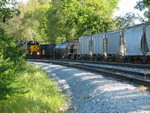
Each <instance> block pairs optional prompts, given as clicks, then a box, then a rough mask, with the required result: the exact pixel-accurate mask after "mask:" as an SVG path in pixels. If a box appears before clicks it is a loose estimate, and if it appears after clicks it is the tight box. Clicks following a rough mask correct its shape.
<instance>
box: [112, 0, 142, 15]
mask: <svg viewBox="0 0 150 113" xmlns="http://www.w3.org/2000/svg"><path fill="white" fill-rule="evenodd" d="M138 1H141V0H120V2H119V4H118V6H119V10H118V11H116V12H115V14H114V16H123V15H125V14H126V13H128V12H133V13H135V14H137V13H138V14H139V15H140V16H142V17H143V12H141V11H139V10H137V9H134V6H135V5H136V3H137V2H138Z"/></svg>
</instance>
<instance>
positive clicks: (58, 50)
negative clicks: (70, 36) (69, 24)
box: [55, 42, 68, 58]
mask: <svg viewBox="0 0 150 113" xmlns="http://www.w3.org/2000/svg"><path fill="white" fill-rule="evenodd" d="M67 46H68V42H64V43H58V44H56V46H55V58H66V57H67V55H68V49H67V48H68V47H67Z"/></svg>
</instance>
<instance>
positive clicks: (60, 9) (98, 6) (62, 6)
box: [48, 0, 119, 42]
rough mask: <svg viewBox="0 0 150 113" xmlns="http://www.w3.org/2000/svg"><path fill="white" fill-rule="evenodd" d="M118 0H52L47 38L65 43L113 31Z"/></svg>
mask: <svg viewBox="0 0 150 113" xmlns="http://www.w3.org/2000/svg"><path fill="white" fill-rule="evenodd" d="M118 1H119V0H92V1H91V0H86V1H85V0H62V1H60V0H52V3H51V4H52V7H50V9H49V11H48V28H49V29H50V32H49V34H48V36H49V38H50V39H51V40H53V42H60V41H66V40H69V39H74V38H78V37H81V36H84V35H91V34H95V33H101V32H106V31H108V30H112V29H114V24H113V23H114V21H115V20H114V19H113V18H112V15H113V12H114V9H115V8H116V7H117V3H118Z"/></svg>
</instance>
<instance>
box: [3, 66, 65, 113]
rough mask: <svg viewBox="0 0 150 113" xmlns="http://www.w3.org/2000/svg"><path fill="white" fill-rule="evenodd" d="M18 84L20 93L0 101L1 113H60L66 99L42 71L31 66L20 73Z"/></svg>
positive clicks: (15, 85)
mask: <svg viewBox="0 0 150 113" xmlns="http://www.w3.org/2000/svg"><path fill="white" fill-rule="evenodd" d="M18 75H19V76H18V77H17V79H16V83H14V84H13V85H12V87H18V86H19V87H20V88H19V92H18V93H16V94H15V95H13V96H11V97H9V98H8V99H7V100H3V101H0V113H58V112H62V110H61V109H62V107H63V105H65V99H64V97H63V96H62V93H61V92H60V91H59V88H58V87H57V86H56V84H55V82H54V81H53V80H52V79H49V78H48V77H47V76H46V73H45V72H43V71H42V70H41V69H39V68H38V67H35V66H31V65H29V64H27V65H25V66H24V67H22V68H21V70H20V71H19V74H18Z"/></svg>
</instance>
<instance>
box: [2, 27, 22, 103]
mask: <svg viewBox="0 0 150 113" xmlns="http://www.w3.org/2000/svg"><path fill="white" fill-rule="evenodd" d="M0 34H2V35H1V38H0V47H1V51H0V54H1V58H0V69H1V70H0V100H1V99H6V98H7V97H8V96H10V95H13V93H15V89H13V88H12V87H10V85H11V84H12V83H13V82H14V80H15V77H16V76H15V75H16V72H17V71H18V70H19V67H20V66H21V64H22V62H23V61H24V60H23V53H22V51H21V50H19V47H18V45H17V44H15V43H14V42H13V39H12V37H11V36H9V35H6V34H5V33H4V31H3V30H0Z"/></svg>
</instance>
